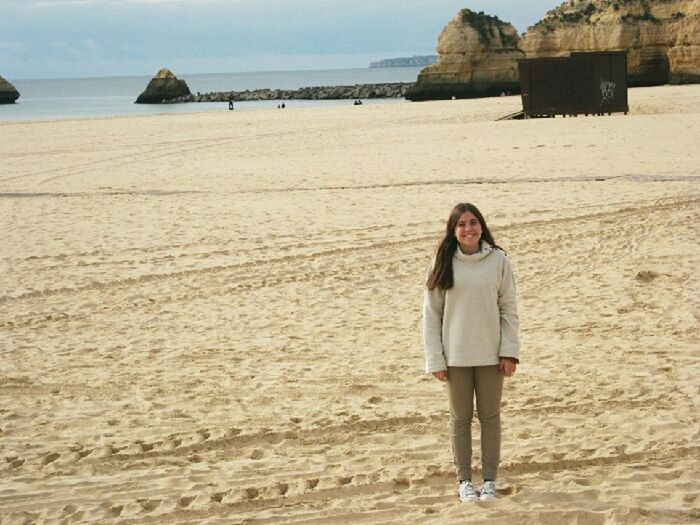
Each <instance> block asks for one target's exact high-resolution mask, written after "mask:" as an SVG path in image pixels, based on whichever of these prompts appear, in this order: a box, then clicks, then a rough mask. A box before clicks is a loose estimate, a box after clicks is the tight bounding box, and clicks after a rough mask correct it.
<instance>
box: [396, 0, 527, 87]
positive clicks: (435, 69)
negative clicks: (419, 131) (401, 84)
mask: <svg viewBox="0 0 700 525" xmlns="http://www.w3.org/2000/svg"><path fill="white" fill-rule="evenodd" d="M518 39H519V37H518V32H517V31H516V30H515V28H514V27H513V26H512V25H511V24H508V23H506V22H502V21H501V20H499V19H498V18H497V17H494V16H489V15H485V14H484V13H481V12H480V13H475V12H473V11H470V10H469V9H462V10H461V11H460V12H459V13H457V15H456V16H455V17H454V18H453V19H452V20H451V21H450V22H449V23H448V24H447V26H446V27H445V28H444V29H443V30H442V32H441V33H440V36H439V37H438V44H437V51H438V60H437V64H435V65H433V66H429V67H426V68H425V69H423V70H422V71H421V72H420V74H419V75H418V79H417V81H416V85H415V86H414V87H413V88H412V89H410V90H409V91H408V93H407V94H406V98H407V99H409V100H432V99H449V98H453V97H454V98H467V97H478V96H488V95H495V94H499V93H501V92H504V91H510V92H519V91H520V84H519V80H518V66H517V60H518V59H519V58H524V57H525V55H524V53H523V52H522V51H521V50H520V49H518V47H517V45H518Z"/></svg>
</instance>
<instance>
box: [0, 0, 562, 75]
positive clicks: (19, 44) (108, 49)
mask: <svg viewBox="0 0 700 525" xmlns="http://www.w3.org/2000/svg"><path fill="white" fill-rule="evenodd" d="M560 3H561V0H559V1H557V0H481V1H477V0H462V1H453V0H366V1H359V2H357V1H356V2H350V1H348V0H0V13H1V14H2V15H1V16H0V76H3V77H5V78H6V79H8V80H12V79H34V78H73V77H100V76H122V75H153V74H155V73H156V72H157V71H158V70H159V69H160V68H162V67H167V68H169V69H171V70H172V71H173V72H174V73H175V74H176V75H178V76H180V75H183V74H196V73H234V72H243V71H283V70H305V69H345V68H354V67H358V68H362V67H367V66H368V65H369V62H371V61H375V60H380V59H382V58H395V57H403V56H413V55H431V54H435V53H436V51H435V46H436V43H437V36H438V34H439V33H440V31H441V30H442V28H443V27H445V25H446V24H447V22H449V21H450V19H452V18H453V17H454V16H455V15H456V14H457V12H458V11H459V10H460V9H462V8H465V7H468V8H469V9H471V10H472V11H484V12H485V13H487V14H489V15H496V16H498V17H499V18H500V19H501V20H504V21H507V22H510V23H512V24H513V25H514V26H515V27H516V29H517V30H518V31H519V32H520V33H523V32H524V31H526V30H527V28H528V27H529V26H530V25H533V24H534V23H535V22H537V21H538V20H539V19H541V18H542V16H543V15H544V14H545V13H546V12H547V11H548V10H549V9H552V8H554V7H556V6H557V5H559V4H560Z"/></svg>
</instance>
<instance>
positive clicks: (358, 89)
mask: <svg viewBox="0 0 700 525" xmlns="http://www.w3.org/2000/svg"><path fill="white" fill-rule="evenodd" d="M412 85H413V84H412V83H407V82H392V83H386V84H356V85H354V86H321V87H304V88H301V89H294V90H286V89H254V90H245V91H215V92H211V93H197V94H196V95H192V94H189V95H184V96H180V97H176V98H173V99H171V100H169V101H168V102H170V103H178V102H228V101H229V100H233V101H235V102H241V101H256V100H344V99H361V98H364V99H369V98H401V97H404V96H405V95H406V91H407V90H408V89H409V87H411V86H412Z"/></svg>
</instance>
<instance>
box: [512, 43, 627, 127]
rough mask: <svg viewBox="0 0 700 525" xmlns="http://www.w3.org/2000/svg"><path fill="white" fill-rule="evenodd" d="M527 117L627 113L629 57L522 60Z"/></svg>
mask: <svg viewBox="0 0 700 525" xmlns="http://www.w3.org/2000/svg"><path fill="white" fill-rule="evenodd" d="M518 72H519V74H520V89H521V96H522V101H523V112H524V114H525V116H526V117H545V116H549V117H551V116H555V115H564V116H566V115H602V114H605V113H608V114H610V113H619V112H624V113H627V112H628V111H629V106H628V102H627V54H626V53H625V52H624V51H600V52H591V53H572V54H571V56H569V57H557V58H524V59H521V60H518Z"/></svg>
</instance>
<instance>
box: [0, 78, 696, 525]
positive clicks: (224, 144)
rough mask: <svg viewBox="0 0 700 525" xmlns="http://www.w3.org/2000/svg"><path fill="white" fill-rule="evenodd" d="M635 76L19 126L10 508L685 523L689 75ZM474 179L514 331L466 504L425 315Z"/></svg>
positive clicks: (690, 301)
mask: <svg viewBox="0 0 700 525" xmlns="http://www.w3.org/2000/svg"><path fill="white" fill-rule="evenodd" d="M629 100H630V113H629V114H628V115H626V116H625V115H622V114H616V115H613V116H605V117H578V118H555V119H536V120H528V121H500V122H497V121H496V119H497V118H498V117H500V116H503V115H506V114H509V113H512V112H514V111H516V110H518V109H520V107H521V104H520V98H519V97H502V98H491V99H480V100H461V101H444V102H426V103H413V104H409V103H405V104H390V105H364V106H356V107H353V106H351V105H348V106H347V107H329V108H294V107H293V104H291V103H290V104H289V107H288V108H287V109H285V110H284V111H281V110H276V109H272V110H259V111H234V112H229V111H226V110H222V111H221V112H220V113H199V114H182V115H170V116H150V117H128V118H105V119H95V120H71V121H68V120H67V121H57V122H31V123H29V122H27V123H0V158H1V159H2V162H1V163H0V221H1V222H0V225H1V228H0V247H1V250H2V253H1V254H0V255H1V256H0V261H1V262H0V276H1V277H0V279H1V280H2V281H1V282H2V290H0V523H1V524H2V525H5V524H16V523H18V524H24V523H45V524H54V523H56V524H58V523H125V524H129V523H144V524H152V523H163V524H195V523H207V524H237V523H245V524H263V523H283V524H321V523H334V524H338V523H364V524H406V523H441V524H442V523H455V524H456V523H465V522H467V520H468V522H469V523H524V524H543V523H544V524H561V523H576V524H613V523H698V521H700V499H699V498H698V494H699V493H700V459H699V458H700V439H699V438H700V415H699V414H700V412H699V408H700V406H699V405H700V391H699V387H700V383H699V382H698V378H699V377H700V344H699V343H700V332H699V330H698V319H699V317H700V278H699V272H698V270H699V268H700V247H699V244H698V239H699V237H698V225H699V224H700V153H698V152H699V151H700V150H699V149H698V144H700V85H693V86H661V87H655V88H637V89H632V90H630V92H629ZM461 201H469V202H473V203H474V204H476V205H477V206H478V207H479V208H480V209H481V210H482V211H483V212H484V215H485V216H486V219H487V220H488V221H489V224H490V226H491V229H492V232H493V233H494V236H495V238H496V240H497V241H498V242H499V244H500V245H501V246H503V247H504V248H505V249H506V250H507V252H508V254H509V256H510V258H511V260H512V261H513V265H514V268H515V272H516V278H517V283H518V294H519V308H520V319H521V321H520V324H521V330H522V332H521V338H522V342H523V349H522V363H521V365H520V367H519V368H518V371H517V373H516V375H515V376H514V377H513V378H511V379H509V380H507V383H506V387H505V391H504V406H503V414H502V419H503V425H504V428H503V449H502V464H501V471H500V474H499V491H500V496H501V497H500V498H499V499H498V500H497V501H495V502H484V503H474V504H463V503H460V502H459V500H458V499H457V497H456V481H455V477H454V468H453V465H452V455H451V451H450V445H449V431H448V423H449V421H448V418H449V415H448V405H447V398H446V393H445V391H444V386H443V385H442V384H440V383H438V382H437V381H436V380H434V379H433V378H432V377H429V376H426V375H425V374H424V373H423V366H424V365H423V346H422V337H421V331H420V330H421V305H422V291H423V284H424V277H425V271H426V267H427V265H428V263H429V260H430V258H431V256H432V253H433V250H434V249H435V247H436V244H437V242H438V239H439V237H440V235H441V233H442V230H443V228H444V221H445V219H446V218H447V214H448V213H449V211H450V209H451V208H452V206H453V205H454V204H455V203H457V202H461ZM475 430H476V434H475V435H477V436H478V423H475ZM477 441H478V440H477ZM476 449H477V450H478V446H477V447H476ZM479 460H480V458H479V457H478V453H477V455H476V457H475V463H474V464H475V467H477V465H478V464H479ZM476 479H477V480H478V481H480V472H479V470H478V468H476Z"/></svg>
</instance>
